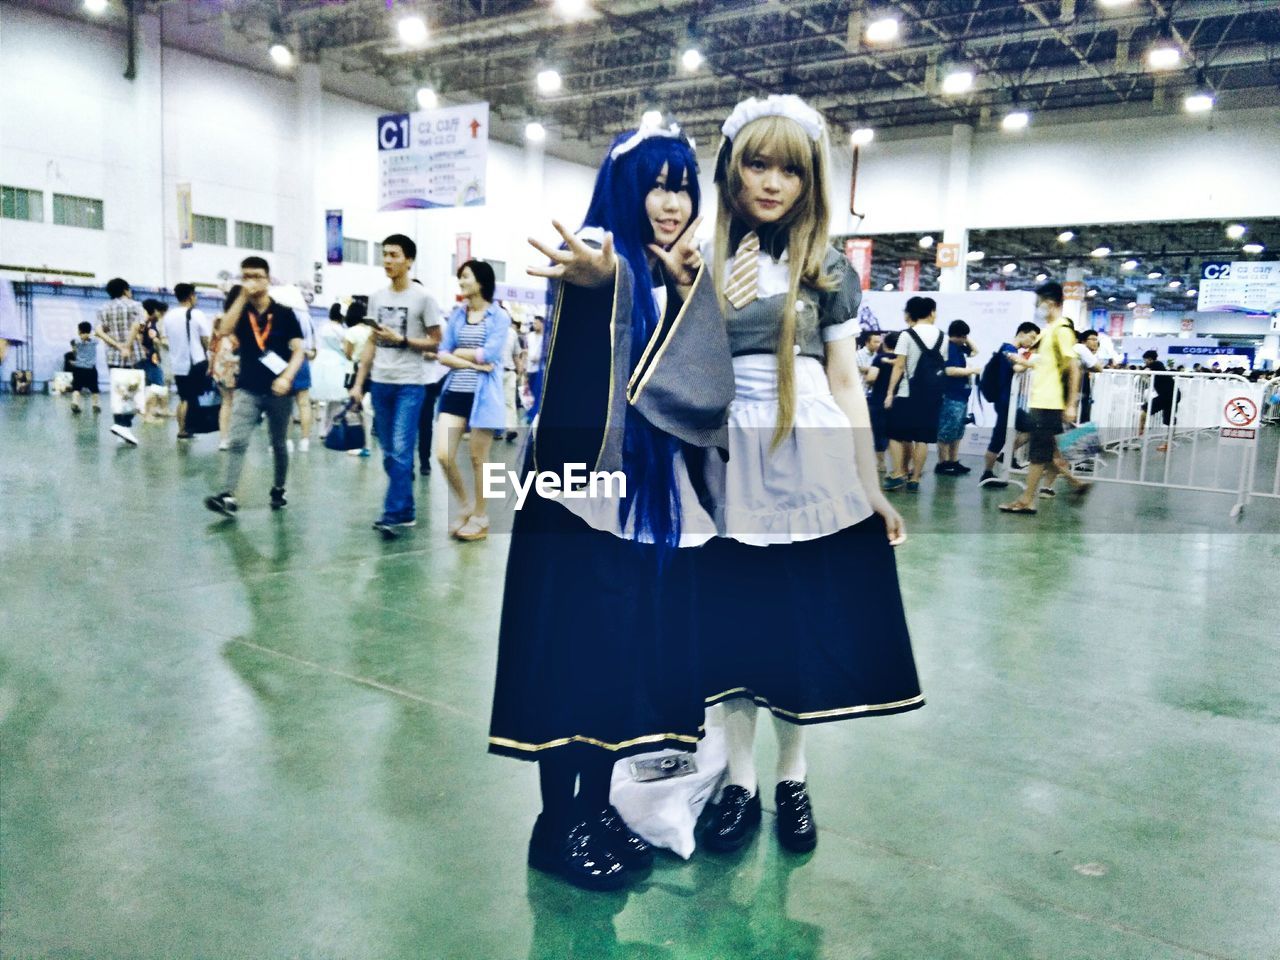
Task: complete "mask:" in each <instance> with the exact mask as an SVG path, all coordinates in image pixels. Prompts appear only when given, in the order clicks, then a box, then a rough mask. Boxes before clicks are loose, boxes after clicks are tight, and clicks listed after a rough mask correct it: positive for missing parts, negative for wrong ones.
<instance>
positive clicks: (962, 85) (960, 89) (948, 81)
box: [942, 67, 973, 96]
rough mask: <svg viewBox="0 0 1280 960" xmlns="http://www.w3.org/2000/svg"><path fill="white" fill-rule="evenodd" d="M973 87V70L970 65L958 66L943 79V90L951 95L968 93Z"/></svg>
mask: <svg viewBox="0 0 1280 960" xmlns="http://www.w3.org/2000/svg"><path fill="white" fill-rule="evenodd" d="M972 89H973V71H972V70H971V69H969V68H968V67H956V68H955V69H954V70H952V71H951V72H950V73H948V74H947V75H946V77H944V78H943V80H942V92H943V93H949V94H951V95H953V96H954V95H956V94H961V93H968V92H969V91H970V90H972Z"/></svg>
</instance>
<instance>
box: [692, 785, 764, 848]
mask: <svg viewBox="0 0 1280 960" xmlns="http://www.w3.org/2000/svg"><path fill="white" fill-rule="evenodd" d="M758 826H760V793H759V791H757V792H755V793H750V792H749V791H748V790H747V788H746V787H739V786H728V787H725V788H724V794H723V795H722V796H721V797H720V803H719V804H718V805H717V806H716V812H715V815H714V816H713V817H712V818H711V823H710V824H708V826H707V832H706V833H704V834H703V835H702V840H703V843H705V844H706V845H707V847H708V849H711V850H715V851H716V852H717V853H728V852H729V851H731V850H737V849H738V848H739V847H741V846H742V845H743V844H744V843H746V842H747V841H748V840H750V839H751V835H752V834H753V833H755V832H756V828H757V827H758Z"/></svg>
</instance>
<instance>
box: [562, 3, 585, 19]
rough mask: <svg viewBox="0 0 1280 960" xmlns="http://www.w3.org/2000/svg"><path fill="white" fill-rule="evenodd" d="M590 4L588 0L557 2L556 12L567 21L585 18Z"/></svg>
mask: <svg viewBox="0 0 1280 960" xmlns="http://www.w3.org/2000/svg"><path fill="white" fill-rule="evenodd" d="M588 9H590V4H589V3H587V0H556V2H555V11H556V13H558V14H560V16H562V17H564V18H565V19H566V20H573V19H576V18H577V17H582V16H585V15H586V13H587V10H588Z"/></svg>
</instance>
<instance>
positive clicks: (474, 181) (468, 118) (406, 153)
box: [378, 103, 489, 210]
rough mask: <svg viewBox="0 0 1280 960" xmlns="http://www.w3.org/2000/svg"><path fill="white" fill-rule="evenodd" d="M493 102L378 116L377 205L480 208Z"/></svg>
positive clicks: (426, 207)
mask: <svg viewBox="0 0 1280 960" xmlns="http://www.w3.org/2000/svg"><path fill="white" fill-rule="evenodd" d="M488 152H489V104H487V103H470V104H466V105H464V106H461V107H442V108H440V109H439V110H423V111H420V112H418V113H395V114H388V115H386V116H383V117H379V118H378V209H379V210H411V209H418V210H429V209H437V208H440V207H479V206H483V205H484V202H485V167H486V164H487V162H488Z"/></svg>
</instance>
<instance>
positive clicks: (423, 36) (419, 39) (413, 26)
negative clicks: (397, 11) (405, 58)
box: [396, 14, 427, 47]
mask: <svg viewBox="0 0 1280 960" xmlns="http://www.w3.org/2000/svg"><path fill="white" fill-rule="evenodd" d="M396 32H397V33H398V34H400V42H401V43H403V44H405V45H406V46H409V47H420V46H422V45H423V44H424V43H426V42H427V21H425V20H423V19H422V18H421V17H420V16H418V15H417V14H412V15H410V16H407V17H401V18H400V20H399V22H397V23H396Z"/></svg>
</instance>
